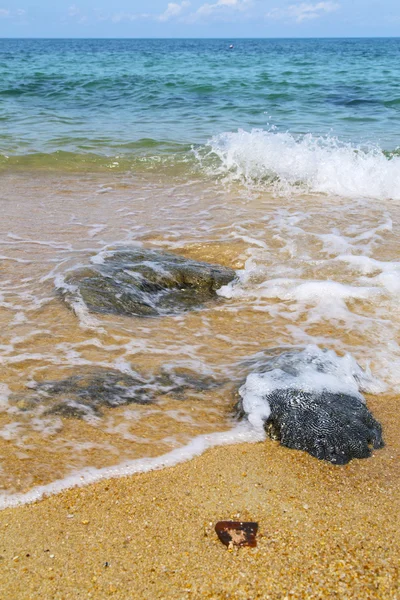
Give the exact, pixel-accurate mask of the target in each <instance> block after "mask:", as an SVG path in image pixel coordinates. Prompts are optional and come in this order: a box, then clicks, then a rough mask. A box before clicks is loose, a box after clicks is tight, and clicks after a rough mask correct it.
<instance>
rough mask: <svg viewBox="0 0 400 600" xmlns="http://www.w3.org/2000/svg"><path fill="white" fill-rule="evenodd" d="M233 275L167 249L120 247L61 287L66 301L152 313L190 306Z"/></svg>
mask: <svg viewBox="0 0 400 600" xmlns="http://www.w3.org/2000/svg"><path fill="white" fill-rule="evenodd" d="M234 278H235V271H233V270H232V269H228V268H226V267H221V266H218V265H212V264H208V263H204V262H197V261H194V260H190V259H187V258H184V257H183V256H178V255H176V254H170V253H167V252H162V251H156V250H146V249H143V248H121V249H119V250H115V251H110V252H109V253H106V255H105V257H104V262H103V263H102V264H93V265H90V266H88V267H84V268H81V269H76V270H74V271H71V272H70V273H68V274H67V275H66V277H65V284H64V285H63V286H62V287H61V288H59V289H60V291H61V293H62V295H63V297H64V298H65V300H66V301H67V303H68V304H70V305H73V304H74V302H77V301H78V302H79V301H81V300H83V302H84V303H85V305H86V306H87V308H88V309H89V310H90V311H92V312H96V313H111V314H118V315H128V316H130V315H135V316H139V317H152V316H157V315H171V314H176V313H179V312H183V311H188V310H192V309H194V308H197V307H199V306H201V305H202V304H203V303H205V302H207V301H209V300H212V299H215V298H216V297H217V295H216V290H217V289H218V288H220V287H221V286H223V285H225V284H227V283H229V282H230V281H232V280H233V279H234Z"/></svg>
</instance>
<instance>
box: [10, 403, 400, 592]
mask: <svg viewBox="0 0 400 600" xmlns="http://www.w3.org/2000/svg"><path fill="white" fill-rule="evenodd" d="M368 403H369V406H370V407H371V408H372V410H373V411H374V413H375V415H376V416H377V417H378V418H379V419H380V420H381V422H382V423H383V426H384V432H385V440H386V447H385V448H384V449H383V450H380V451H377V452H376V453H375V454H374V456H373V457H372V458H370V459H368V460H361V461H360V460H355V461H352V462H351V463H350V464H349V465H347V466H345V467H335V466H332V465H330V464H327V463H324V462H320V461H318V460H315V459H313V458H312V457H310V456H309V455H307V454H305V453H303V452H296V451H291V450H287V449H285V448H283V447H281V446H279V445H278V444H277V443H276V442H271V441H267V442H262V443H258V444H241V445H237V446H229V447H220V448H214V449H211V450H209V451H207V452H206V453H205V454H204V455H202V456H200V457H199V458H196V459H194V460H192V461H189V462H186V463H183V464H180V465H178V466H176V467H173V468H169V469H165V470H162V471H154V472H151V473H146V474H138V475H134V476H131V477H126V478H121V479H114V480H108V481H102V482H100V483H98V484H95V485H92V486H89V487H86V488H80V489H72V490H68V491H66V492H63V493H61V494H59V495H58V496H53V497H50V498H47V499H44V500H42V501H40V502H37V503H35V504H31V505H26V506H21V507H18V508H13V509H7V510H5V511H3V512H2V513H0V530H1V540H2V541H1V548H0V555H1V560H0V565H1V567H2V568H1V570H0V589H1V590H2V594H1V596H2V598H15V599H20V598H21V599H22V598H23V599H25V598H26V599H28V598H29V599H30V598H32V599H34V598H35V599H36V598H39V597H41V598H54V599H63V600H66V599H76V598H96V599H98V598H108V597H113V598H148V599H156V598H157V599H158V598H160V599H161V598H165V599H167V598H174V599H176V598H179V599H180V598H213V599H214V598H215V599H217V598H245V599H253V598H271V599H272V598H273V599H275V598H277V599H278V598H282V599H283V598H301V599H304V598H324V599H325V598H341V599H342V598H357V599H364V598H365V599H367V598H368V599H376V598H379V599H381V598H383V599H396V598H398V597H399V594H400V587H399V561H398V558H399V550H400V532H399V528H398V523H399V517H400V476H399V469H398V464H399V463H398V461H399V457H400V444H399V440H398V435H397V432H398V419H397V399H396V398H394V397H385V398H382V397H381V398H379V399H374V398H372V399H369V400H368ZM230 518H232V519H242V520H256V521H258V522H259V525H260V529H259V536H258V547H257V548H256V549H249V548H241V549H239V550H236V549H235V550H233V551H232V552H231V551H228V550H227V549H226V547H225V546H223V545H222V544H221V543H220V542H219V541H218V539H217V537H216V534H215V533H214V525H215V523H216V522H217V521H218V520H222V519H230Z"/></svg>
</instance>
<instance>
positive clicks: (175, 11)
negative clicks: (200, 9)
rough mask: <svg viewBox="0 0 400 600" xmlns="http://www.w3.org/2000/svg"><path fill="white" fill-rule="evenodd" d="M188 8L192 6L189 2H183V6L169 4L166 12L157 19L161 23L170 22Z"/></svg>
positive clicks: (184, 0) (186, 0) (173, 3)
mask: <svg viewBox="0 0 400 600" xmlns="http://www.w3.org/2000/svg"><path fill="white" fill-rule="evenodd" d="M188 6H190V2H188V0H183V2H181V4H177V3H176V2H169V3H168V6H167V9H166V10H165V12H163V13H162V14H161V15H158V17H157V19H158V20H159V21H168V20H169V19H172V18H173V17H178V16H179V15H180V14H181V13H182V11H184V10H185V8H187V7H188Z"/></svg>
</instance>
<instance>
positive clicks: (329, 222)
mask: <svg viewBox="0 0 400 600" xmlns="http://www.w3.org/2000/svg"><path fill="white" fill-rule="evenodd" d="M0 75H1V76H0V178H1V188H0V210H1V212H0V214H1V220H0V460H1V462H0V505H1V506H2V507H5V506H11V505H14V504H18V503H22V502H29V501H32V500H35V499H38V498H40V497H42V496H43V495H46V494H51V493H56V492H58V491H60V490H62V489H65V488H66V487H70V486H74V485H84V484H86V483H89V482H92V481H96V480H98V479H101V478H104V477H116V476H120V475H125V474H129V473H134V472H138V471H145V470H149V469H154V468H162V467H164V466H168V465H172V464H175V463H176V462H179V461H181V460H186V459H190V458H191V457H192V456H195V455H196V454H199V453H201V452H203V451H204V450H205V449H206V448H208V447H211V446H213V445H216V444H228V443H237V442H240V441H259V440H260V439H263V435H262V434H261V432H260V430H259V429H257V428H254V427H252V424H251V422H248V421H246V420H245V421H241V422H238V420H237V418H236V417H235V413H234V410H233V407H234V405H235V402H236V401H237V398H238V395H237V394H238V392H237V390H238V389H239V388H240V387H241V385H242V383H243V381H244V380H245V378H246V374H247V371H246V368H247V367H246V365H249V364H254V360H256V359H257V356H258V357H259V356H261V355H263V353H267V354H268V352H272V353H277V352H280V349H285V350H288V349H293V348H301V349H304V348H306V349H308V350H307V351H309V352H312V353H314V354H316V353H317V354H318V353H319V352H323V351H328V352H329V355H330V356H331V358H332V357H333V358H332V360H333V362H335V360H336V363H335V364H336V367H335V369H336V371H335V373H336V375H338V374H339V375H338V377H339V379H340V378H341V377H340V373H341V371H340V369H341V368H343V377H342V387H343V386H345V383H346V377H347V375H348V368H349V364H350V365H355V367H354V369H355V368H359V367H360V368H361V369H363V371H364V372H365V373H366V374H367V376H368V378H369V381H370V382H374V384H373V385H372V384H371V385H370V387H369V390H368V391H369V392H370V394H371V396H369V395H367V403H369V402H372V403H373V406H374V415H375V417H376V418H378V420H379V419H380V417H381V415H385V414H386V413H385V407H387V406H389V405H390V406H392V408H393V407H394V406H395V404H393V403H395V402H396V396H397V395H398V393H399V391H400V346H399V339H400V311H399V301H398V299H399V294H400V228H399V225H400V86H399V81H400V39H236V40H235V39H232V40H228V39H171V40H167V39H118V40H117V39H115V40H114V39H73V40H72V39H71V40H61V39H1V40H0ZM120 246H123V247H125V248H126V247H132V248H137V247H143V248H150V249H153V250H164V251H165V250H166V251H170V252H174V253H177V254H180V255H183V256H185V257H187V258H191V259H195V260H200V261H206V262H210V263H216V264H221V265H224V266H228V267H231V268H233V269H235V271H236V279H235V280H234V281H233V282H232V283H230V284H228V285H226V286H223V287H222V288H221V289H220V290H219V291H218V299H217V301H215V302H211V303H209V304H207V305H204V306H203V307H201V308H199V309H196V310H194V311H190V312H187V313H182V314H179V315H169V316H162V317H153V318H144V319H143V318H142V319H141V318H139V317H135V316H118V315H110V314H106V315H101V314H92V313H90V312H89V311H85V310H83V311H75V312H73V311H72V310H71V309H70V308H69V307H68V306H66V304H65V303H64V302H63V300H62V297H61V296H60V293H59V287H60V281H63V278H64V277H65V275H66V274H67V273H68V272H69V271H70V270H72V269H75V268H77V267H80V266H83V265H88V264H91V263H92V264H93V262H94V263H96V261H97V262H99V260H100V259H99V257H100V258H101V257H102V256H104V252H107V251H109V250H110V249H115V248H118V247H120ZM277 349H278V350H277ZM255 357H256V358H255ZM334 357H336V358H334ZM252 361H253V362H252ZM357 365H359V367H358V366H357ZM352 368H353V367H352ZM98 369H100V370H102V372H105V370H108V371H112V372H113V373H115V372H117V373H119V372H120V373H121V376H123V375H131V376H139V377H141V378H142V380H143V381H147V382H153V384H152V385H153V386H154V385H157V383H154V382H157V381H159V379H157V374H160V373H165V372H168V373H173V372H174V373H175V372H182V370H183V371H184V372H186V373H190V374H192V375H191V376H193V377H194V376H196V377H201V378H209V379H210V380H212V381H215V382H217V384H216V385H215V386H205V388H206V389H203V390H201V391H199V390H198V389H191V390H188V391H187V392H186V393H185V394H183V395H182V394H174V393H173V392H171V391H168V389H167V390H165V389H164V388H163V389H161V388H160V389H159V390H158V393H156V394H155V395H154V398H153V399H152V401H151V402H149V403H142V404H135V403H133V404H126V403H121V404H120V405H117V406H114V407H110V406H105V407H104V408H103V409H102V411H101V412H99V413H96V414H89V413H88V414H86V415H84V416H83V418H82V416H79V415H78V416H75V417H74V416H73V415H72V416H71V414H65V415H64V414H62V412H61V413H60V412H58V413H57V412H54V411H52V410H51V399H50V400H49V399H47V400H46V402H44V401H43V402H44V403H43V402H42V403H41V401H40V398H39V400H38V396H37V395H36V396H35V390H36V389H37V386H40V385H41V384H43V383H46V382H57V381H63V380H66V379H68V378H71V377H74V376H80V375H81V374H87V373H88V372H96V370H98ZM66 400H67V401H68V398H67V399H66ZM49 403H50V404H49ZM390 403H392V404H390ZM390 414H391V415H392V418H394V419H396V418H398V417H396V411H395V410H394V409H393V410H392V412H391V413H390ZM386 418H389V417H388V416H387V415H386ZM266 443H272V442H266ZM288 451H289V450H288ZM385 451H386V450H381V451H379V452H385ZM292 452H293V451H292ZM312 460H315V459H312Z"/></svg>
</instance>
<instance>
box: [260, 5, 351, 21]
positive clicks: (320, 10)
mask: <svg viewBox="0 0 400 600" xmlns="http://www.w3.org/2000/svg"><path fill="white" fill-rule="evenodd" d="M339 8H340V4H338V3H337V2H331V1H328V2H317V3H316V4H308V3H306V2H302V3H301V4H291V5H290V6H288V7H287V8H283V9H282V8H274V9H272V10H271V11H270V12H269V13H267V14H266V15H265V16H266V17H267V18H268V19H292V20H295V21H296V23H303V21H310V20H312V19H318V18H319V17H321V16H322V15H324V14H327V13H332V12H335V11H337V10H339Z"/></svg>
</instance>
